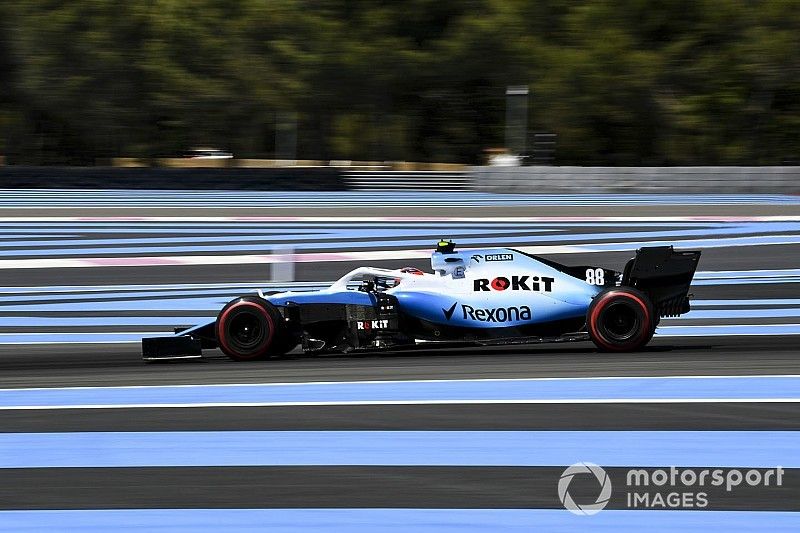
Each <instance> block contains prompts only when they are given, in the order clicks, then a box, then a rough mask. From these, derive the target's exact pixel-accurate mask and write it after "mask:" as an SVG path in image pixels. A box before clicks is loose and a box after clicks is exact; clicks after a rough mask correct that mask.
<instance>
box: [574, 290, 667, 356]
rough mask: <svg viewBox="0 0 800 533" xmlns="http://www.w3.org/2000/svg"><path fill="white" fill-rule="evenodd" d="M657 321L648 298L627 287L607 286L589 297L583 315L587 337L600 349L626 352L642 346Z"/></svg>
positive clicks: (652, 331)
mask: <svg viewBox="0 0 800 533" xmlns="http://www.w3.org/2000/svg"><path fill="white" fill-rule="evenodd" d="M657 323H658V317H657V316H655V311H654V309H653V304H652V303H651V302H650V299H649V298H648V297H647V295H645V294H644V293H642V292H641V291H638V290H636V289H633V288H630V287H611V288H609V289H606V290H604V291H603V292H601V293H600V294H598V295H597V296H595V298H594V300H592V303H591V305H589V311H588V313H587V316H586V326H587V329H588V330H589V337H591V339H592V342H594V344H595V346H597V347H598V348H599V349H600V350H601V351H605V352H630V351H635V350H638V349H640V348H643V347H644V346H645V345H646V344H647V343H648V342H650V339H652V338H653V333H654V332H655V329H656V324H657Z"/></svg>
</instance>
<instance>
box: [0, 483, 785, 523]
mask: <svg viewBox="0 0 800 533" xmlns="http://www.w3.org/2000/svg"><path fill="white" fill-rule="evenodd" d="M554 490H555V489H554ZM123 528H124V529H125V530H126V531H170V532H173V533H177V532H180V533H182V532H186V533H195V532H197V533H203V532H209V533H217V532H219V531H226V532H228V533H252V532H253V531H280V532H281V533H339V532H348V533H442V532H445V533H446V532H453V533H456V532H458V533H531V532H534V531H546V532H552V533H573V532H574V533H582V532H585V531H603V532H622V533H628V532H629V533H640V532H642V531H647V532H649V533H684V532H703V533H705V532H708V531H711V530H717V531H725V532H726V533H751V532H753V531H761V530H764V529H765V528H767V529H769V531H770V532H773V533H795V532H796V531H799V530H800V513H792V512H777V511H674V510H663V511H658V510H656V511H645V510H630V511H628V510H625V511H618V510H608V509H607V510H604V511H602V512H600V513H599V514H596V515H594V516H589V517H587V516H575V515H573V514H571V513H569V512H568V511H566V510H563V509H124V510H122V509H119V510H75V511H55V510H54V511H0V529H2V530H3V531H19V532H39V531H73V532H75V533H96V532H99V531H116V530H119V529H123Z"/></svg>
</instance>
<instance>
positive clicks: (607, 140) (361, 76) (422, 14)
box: [0, 0, 800, 165]
mask: <svg viewBox="0 0 800 533" xmlns="http://www.w3.org/2000/svg"><path fill="white" fill-rule="evenodd" d="M798 8H800V2H797V1H795V0H773V1H754V0H731V1H728V2H718V1H712V0H664V1H661V2H651V1H648V0H619V1H617V2H609V1H607V0H582V1H579V2H575V1H570V0H461V1H459V2H442V1H440V0H406V1H405V2H394V1H388V0H314V1H312V0H237V1H235V2H233V1H230V0H227V1H223V0H192V1H188V0H129V1H121V0H73V1H71V2H55V1H53V0H20V1H19V2H5V3H1V4H0V150H2V151H4V152H5V153H6V154H7V155H8V157H9V159H10V160H12V161H15V162H27V163H91V162H92V161H94V159H95V158H100V157H111V156H117V155H124V156H136V157H150V156H159V155H169V154H174V153H175V152H177V151H179V150H183V149H186V148H188V147H191V146H196V145H211V146H217V147H220V148H227V149H230V150H232V151H233V152H234V153H235V154H236V155H237V156H240V157H272V156H273V154H274V150H275V135H276V131H277V130H278V129H279V128H281V127H282V125H281V124H279V123H278V122H279V121H278V118H277V117H280V116H287V114H289V115H291V116H295V114H296V116H297V117H298V124H297V147H298V157H299V158H304V159H306V158H307V159H370V160H381V159H396V160H429V161H462V162H475V161H478V160H479V159H480V157H481V152H482V150H483V149H485V148H488V147H497V146H502V144H503V142H504V121H505V97H504V93H505V88H506V87H507V86H509V85H528V86H529V87H530V89H531V95H532V96H531V99H530V106H529V109H530V116H529V124H530V130H531V131H548V132H553V133H556V134H558V150H557V162H558V163H559V164H621V165H626V164H645V165H649V164H775V163H780V162H782V161H784V160H787V159H792V160H797V159H798V157H800V156H799V155H798V152H799V151H800V9H798Z"/></svg>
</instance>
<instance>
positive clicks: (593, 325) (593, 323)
mask: <svg viewBox="0 0 800 533" xmlns="http://www.w3.org/2000/svg"><path fill="white" fill-rule="evenodd" d="M616 296H622V297H625V298H630V299H631V300H633V301H635V302H636V303H638V304H639V307H640V309H641V310H642V313H644V319H645V325H646V326H647V328H642V331H641V332H640V333H639V335H637V336H636V340H639V339H641V338H642V337H643V336H644V334H645V333H646V332H647V329H648V328H649V327H650V312H649V311H648V309H647V304H646V303H645V302H644V301H643V300H642V299H641V298H639V297H638V296H636V295H635V294H631V293H629V292H607V293H605V294H604V295H603V300H601V301H600V302H599V303H598V304H597V305H596V306H595V308H594V309H592V314H591V316H590V317H589V328H590V329H591V332H592V336H593V338H594V339H595V340H597V342H599V343H600V344H602V345H603V347H605V348H606V349H607V350H619V349H620V348H623V349H624V345H623V346H619V345H613V344H609V343H608V342H606V340H605V338H603V336H602V335H601V334H600V331H599V330H598V328H597V319H598V317H599V316H600V312H601V311H602V310H603V309H605V307H606V306H607V305H608V303H609V302H610V301H611V300H612V299H613V298H614V297H616ZM628 344H635V342H629V343H628Z"/></svg>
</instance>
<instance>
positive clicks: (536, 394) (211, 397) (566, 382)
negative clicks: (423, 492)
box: [0, 376, 800, 408]
mask: <svg viewBox="0 0 800 533" xmlns="http://www.w3.org/2000/svg"><path fill="white" fill-rule="evenodd" d="M718 398H730V399H769V398H785V399H800V377H794V376H763V377H762V376H742V377H739V376H736V377H733V376H726V377H713V378H712V377H703V378H677V377H663V378H602V379H579V378H565V379H518V380H515V379H497V380H494V379H492V380H456V381H377V382H359V381H353V382H339V383H288V384H279V383H271V384H270V383H267V384H246V385H197V386H188V387H187V386H160V387H91V388H44V389H0V408H9V407H20V406H76V405H115V406H125V405H141V404H158V405H163V404H179V405H184V404H187V405H192V404H215V405H216V404H219V405H225V404H258V403H308V402H319V403H329V402H355V403H370V402H427V401H454V400H455V401H492V400H514V401H525V400H547V401H574V400H579V401H583V400H587V401H590V400H627V399H640V400H641V399H648V400H681V399H708V400H714V399H718Z"/></svg>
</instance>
